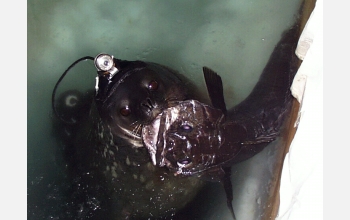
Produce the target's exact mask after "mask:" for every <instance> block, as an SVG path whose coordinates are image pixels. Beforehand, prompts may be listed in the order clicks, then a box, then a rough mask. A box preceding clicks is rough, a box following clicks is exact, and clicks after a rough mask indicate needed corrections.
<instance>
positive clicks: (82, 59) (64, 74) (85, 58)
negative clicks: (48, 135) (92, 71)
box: [52, 56, 95, 124]
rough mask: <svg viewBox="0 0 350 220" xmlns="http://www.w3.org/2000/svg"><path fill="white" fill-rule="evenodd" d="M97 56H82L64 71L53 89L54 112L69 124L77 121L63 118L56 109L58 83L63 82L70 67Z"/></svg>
mask: <svg viewBox="0 0 350 220" xmlns="http://www.w3.org/2000/svg"><path fill="white" fill-rule="evenodd" d="M94 59H95V58H94V57H91V56H86V57H82V58H80V59H78V60H76V61H75V62H74V63H72V64H71V65H70V66H69V67H68V68H67V69H66V71H64V73H63V74H62V76H61V77H60V78H59V79H58V81H57V83H56V85H55V87H54V89H53V92H52V109H53V112H54V113H55V115H56V116H57V117H58V118H59V119H60V120H61V121H63V122H65V123H67V124H74V123H75V122H74V121H66V120H65V119H63V118H62V117H61V116H60V115H59V114H58V112H57V110H56V106H55V96H56V90H57V87H58V85H59V84H60V83H61V81H62V79H63V78H64V77H65V76H66V74H67V73H68V71H69V70H70V69H72V68H73V67H74V66H75V65H76V64H77V63H79V62H81V61H84V60H94Z"/></svg>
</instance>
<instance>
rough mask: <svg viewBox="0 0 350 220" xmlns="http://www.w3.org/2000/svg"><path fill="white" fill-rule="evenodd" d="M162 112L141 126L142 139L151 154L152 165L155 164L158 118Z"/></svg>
mask: <svg viewBox="0 0 350 220" xmlns="http://www.w3.org/2000/svg"><path fill="white" fill-rule="evenodd" d="M162 115H163V113H160V114H159V115H158V116H157V117H156V118H155V119H154V120H153V122H152V123H150V124H149V125H144V126H143V128H142V141H143V143H144V145H145V147H146V148H147V149H148V152H149V154H150V156H151V159H152V163H153V165H156V164H157V162H156V153H157V142H158V135H159V128H160V119H161V117H162Z"/></svg>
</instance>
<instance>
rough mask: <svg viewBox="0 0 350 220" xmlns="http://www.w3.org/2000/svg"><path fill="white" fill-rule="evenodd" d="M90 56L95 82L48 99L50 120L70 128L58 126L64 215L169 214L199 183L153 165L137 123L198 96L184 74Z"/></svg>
mask: <svg viewBox="0 0 350 220" xmlns="http://www.w3.org/2000/svg"><path fill="white" fill-rule="evenodd" d="M94 62H95V66H96V68H97V70H98V72H97V78H96V86H95V89H94V90H92V91H90V90H89V91H88V92H86V93H77V92H76V91H74V90H70V91H67V92H65V93H63V94H62V95H61V96H60V97H59V98H58V100H57V103H56V104H55V105H54V106H56V107H57V108H56V111H57V112H58V117H56V120H57V118H59V119H62V120H58V121H61V122H62V124H63V125H64V127H65V128H67V127H68V128H69V129H68V130H69V131H71V132H66V133H70V134H69V138H68V137H67V142H66V147H65V148H66V151H68V152H69V153H65V155H66V157H67V158H68V159H67V165H66V166H67V167H68V168H67V172H68V173H69V176H70V181H71V183H72V186H71V189H70V190H69V192H70V193H69V194H70V201H72V202H71V204H73V205H72V207H71V208H70V211H69V213H71V214H70V215H72V216H74V218H75V219H149V218H152V219H156V218H162V217H166V216H168V217H169V216H173V215H174V213H175V212H176V211H178V210H180V209H181V208H183V207H184V206H185V205H186V204H187V203H189V202H190V201H191V200H192V199H193V198H194V197H195V196H196V194H197V193H198V191H199V190H200V189H201V188H202V186H203V185H204V182H203V181H202V180H199V179H198V178H184V179H179V178H176V177H174V176H173V175H172V174H171V173H170V172H169V170H168V169H166V168H164V167H155V166H153V164H152V162H151V160H150V158H149V154H148V151H147V149H146V148H145V147H144V146H143V143H142V138H141V134H142V128H143V126H145V125H147V124H149V123H151V122H153V121H154V119H155V118H156V117H157V116H158V115H159V113H160V112H162V111H163V110H164V109H167V108H169V107H171V106H173V105H175V104H176V103H177V102H178V101H184V100H187V99H193V98H194V97H196V98H198V99H200V97H199V96H200V95H198V93H196V91H195V89H194V88H195V87H194V86H193V85H192V84H191V82H190V81H189V80H188V79H186V77H184V76H183V75H182V74H180V73H178V72H177V71H175V70H173V69H171V68H169V67H167V66H164V65H161V64H157V63H152V62H143V61H127V60H120V59H116V58H114V57H112V56H110V55H108V54H100V55H98V56H96V58H95V59H94ZM105 66H110V67H109V68H105ZM79 100H81V101H79ZM72 103H73V105H74V106H75V107H74V108H73V109H72V106H71V104H72ZM56 126H57V123H56ZM56 130H57V128H56ZM66 130H67V129H66ZM63 139H64V138H63ZM67 213H68V211H67Z"/></svg>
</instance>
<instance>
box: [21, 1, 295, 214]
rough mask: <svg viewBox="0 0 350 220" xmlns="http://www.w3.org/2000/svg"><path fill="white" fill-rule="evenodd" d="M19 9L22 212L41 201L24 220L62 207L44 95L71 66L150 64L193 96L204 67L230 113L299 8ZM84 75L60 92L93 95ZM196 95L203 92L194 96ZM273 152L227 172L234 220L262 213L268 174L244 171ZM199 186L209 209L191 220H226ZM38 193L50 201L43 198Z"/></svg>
mask: <svg viewBox="0 0 350 220" xmlns="http://www.w3.org/2000/svg"><path fill="white" fill-rule="evenodd" d="M27 3H28V53H27V54H28V58H27V61H28V76H27V77H28V81H27V83H28V84H27V89H28V90H27V92H28V107H27V112H28V121H27V122H28V132H27V135H28V139H27V141H28V143H27V144H28V155H27V160H28V170H27V171H28V179H27V184H28V193H30V195H35V196H32V197H30V198H31V199H32V200H28V205H29V206H30V203H31V202H32V201H33V202H34V201H35V202H38V201H40V200H41V199H44V200H43V202H42V203H41V204H42V206H41V207H30V208H28V214H29V215H28V218H29V219H44V216H45V218H46V219H47V218H48V215H50V211H52V210H55V207H52V206H53V204H50V203H47V202H45V199H48V198H51V199H50V200H48V201H62V203H64V202H66V201H65V199H64V198H63V197H62V195H61V194H60V192H61V191H60V186H62V184H63V185H64V184H65V180H64V167H63V166H64V163H63V162H62V156H61V155H60V154H59V152H58V151H57V148H58V146H59V144H58V143H57V140H56V139H54V137H53V135H52V129H51V128H52V125H51V120H50V118H51V117H52V110H51V92H52V89H53V87H54V85H55V83H56V81H57V79H58V78H59V76H60V75H61V74H62V73H63V71H64V70H65V69H66V68H67V67H68V66H69V65H70V64H71V63H72V62H73V61H75V60H76V59H78V58H80V57H83V56H86V55H90V56H95V55H97V54H98V53H100V52H106V53H109V54H113V55H114V56H115V57H117V58H120V59H126V60H136V59H139V60H144V61H152V62H157V63H160V64H163V65H167V66H169V67H172V68H174V69H176V70H178V71H180V72H181V73H183V74H185V75H186V76H188V77H189V78H190V79H191V80H193V82H195V83H196V84H197V85H198V86H199V87H201V88H204V87H203V86H204V79H203V76H202V72H201V68H202V66H204V65H205V66H208V67H210V68H212V69H213V70H215V71H217V72H218V73H219V74H220V75H221V76H222V79H223V82H224V91H225V99H226V103H227V107H228V108H230V107H232V106H233V105H235V104H237V103H239V102H240V101H241V100H242V99H244V98H245V97H246V96H247V95H248V94H249V92H250V91H251V89H252V88H253V86H254V85H255V83H256V82H257V80H258V77H259V75H260V73H261V71H262V69H263V67H264V66H265V64H266V62H267V60H268V58H269V55H270V53H271V52H272V50H273V47H274V45H275V44H276V43H277V42H278V40H279V39H280V34H281V33H282V32H283V30H285V29H286V28H288V27H289V26H290V25H291V24H292V22H293V19H294V15H295V14H296V12H297V10H298V7H299V4H300V1H299V0H294V1H278V0H261V1H246V0H237V1H228V0H226V1H220V2H218V1H210V0H204V1H203V0H201V1H198V0H197V1H195V0H193V1H176V2H175V1H163V0H152V1H151V0H150V1H120V0H118V1H107V0H106V1H83V0H76V1H74V2H72V1H68V0H61V1H49V2H48V1H44V0H29V1H28V2H27ZM94 77H95V72H94V67H93V64H92V63H90V62H85V63H81V64H79V66H78V67H77V68H75V69H74V71H72V72H70V73H69V76H67V79H65V80H64V83H62V84H63V85H64V86H63V87H62V88H61V89H62V90H63V89H65V88H76V87H77V88H81V89H83V88H93V87H94ZM201 92H202V93H203V95H205V94H206V92H205V91H204V90H203V91H201ZM273 147H274V146H271V147H269V148H266V149H265V150H264V151H263V152H262V153H261V154H259V156H260V157H258V155H257V157H254V158H252V159H251V160H249V161H246V162H244V163H242V164H239V165H237V166H236V167H235V168H234V170H233V175H232V179H233V185H234V186H235V187H234V194H235V196H236V197H235V199H234V201H233V205H234V208H235V211H236V213H237V217H238V219H256V218H255V217H256V216H258V215H260V214H261V212H262V210H263V208H261V207H263V205H266V204H265V202H266V197H267V195H266V193H265V194H264V193H261V191H263V192H264V189H265V188H266V187H265V185H266V184H265V183H263V184H262V179H264V175H263V173H265V172H267V173H269V172H270V171H269V170H270V169H269V167H267V168H262V169H260V170H259V169H258V170H257V167H256V166H254V164H256V163H259V164H262V165H263V164H264V161H265V160H264V159H265V158H271V155H269V153H268V150H269V149H270V148H273ZM260 167H261V166H260ZM242 171H244V172H242ZM243 173H245V174H247V173H248V174H249V175H243ZM52 181H53V182H52ZM52 183H53V184H52ZM50 184H52V185H50ZM34 185H36V186H38V185H41V186H42V189H43V190H42V191H40V190H39V191H32V190H33V187H32V186H34ZM209 188H210V190H208V191H207V192H208V193H209V194H208V196H206V197H205V198H206V200H205V199H204V200H203V201H206V204H207V205H209V206H204V207H205V208H203V209H202V212H201V213H196V215H197V216H200V217H198V219H216V218H217V217H218V216H221V219H226V218H227V219H229V218H230V215H229V212H228V210H227V208H226V204H225V200H224V194H223V192H222V189H221V188H220V186H219V187H217V185H216V184H214V185H212V186H209ZM47 191H50V192H51V193H50V194H49V195H47V194H46V193H47ZM265 191H266V190H265ZM55 192H56V193H55ZM216 195H218V196H216ZM257 197H259V198H260V204H258V203H257V202H256V199H257ZM250 201H254V202H250ZM54 204H56V203H54ZM64 205H67V204H62V206H64ZM204 205H205V204H204ZM208 207H209V208H208ZM57 209H58V208H57ZM45 210H47V211H45ZM203 213H206V214H203ZM193 215H195V214H193ZM54 217H55V216H53V218H54ZM56 217H57V216H56Z"/></svg>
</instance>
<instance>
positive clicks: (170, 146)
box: [143, 23, 299, 218]
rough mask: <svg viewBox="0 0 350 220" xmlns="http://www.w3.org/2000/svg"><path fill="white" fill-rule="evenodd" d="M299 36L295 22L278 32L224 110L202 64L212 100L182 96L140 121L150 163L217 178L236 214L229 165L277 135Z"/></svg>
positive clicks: (219, 89)
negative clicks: (238, 98)
mask: <svg viewBox="0 0 350 220" xmlns="http://www.w3.org/2000/svg"><path fill="white" fill-rule="evenodd" d="M297 24H298V23H297ZM298 37H299V26H298V25H294V26H293V27H292V28H290V29H288V30H287V31H286V32H285V33H284V34H283V35H282V38H281V40H280V41H279V43H278V44H277V45H276V47H275V49H274V51H273V53H272V54H271V56H270V59H269V61H268V63H267V65H266V66H265V68H264V70H263V72H262V74H261V76H260V79H259V81H258V83H257V84H256V85H255V87H254V89H253V90H252V92H251V93H250V95H249V96H248V97H247V98H246V99H245V100H243V101H242V102H241V103H239V104H238V105H236V106H234V107H233V108H232V109H229V110H227V109H226V105H225V101H224V96H223V86H222V81H221V77H220V76H219V75H218V74H216V73H215V72H214V71H212V70H211V69H209V68H207V67H204V68H203V72H204V77H205V80H206V85H207V89H208V93H209V97H210V99H211V102H212V106H210V105H207V104H204V103H201V102H199V101H196V100H186V101H181V102H178V103H177V105H175V106H172V107H170V108H168V109H166V110H164V111H163V112H162V113H161V114H160V115H159V116H157V118H156V119H155V120H154V122H153V123H152V124H150V125H147V126H145V127H144V129H143V141H144V144H145V146H146V148H147V149H148V150H149V153H150V156H151V159H152V161H153V164H154V165H156V166H159V167H167V168H168V169H169V170H171V171H172V172H173V173H174V174H175V175H176V176H179V175H180V176H198V177H203V178H205V179H209V180H214V181H215V180H216V181H220V182H222V183H223V185H224V188H225V191H226V195H227V203H228V206H229V208H230V210H231V212H232V215H233V218H235V215H234V212H233V209H232V204H231V203H232V186H231V181H230V174H231V173H230V171H231V168H230V167H231V166H232V165H233V164H235V163H239V162H241V161H244V160H246V159H249V158H251V157H253V156H254V155H256V154H257V153H259V152H260V151H261V150H263V149H264V148H265V147H266V146H267V145H268V144H269V143H270V142H272V141H274V140H275V139H276V138H277V137H278V136H279V134H280V131H281V129H282V126H283V124H284V122H285V119H286V117H287V116H288V113H289V112H290V109H291V105H292V101H293V97H292V95H291V92H290V86H291V84H292V80H293V78H294V75H295V74H296V71H297V64H298V59H297V57H296V55H295V53H294V51H295V48H296V43H297V40H298Z"/></svg>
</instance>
